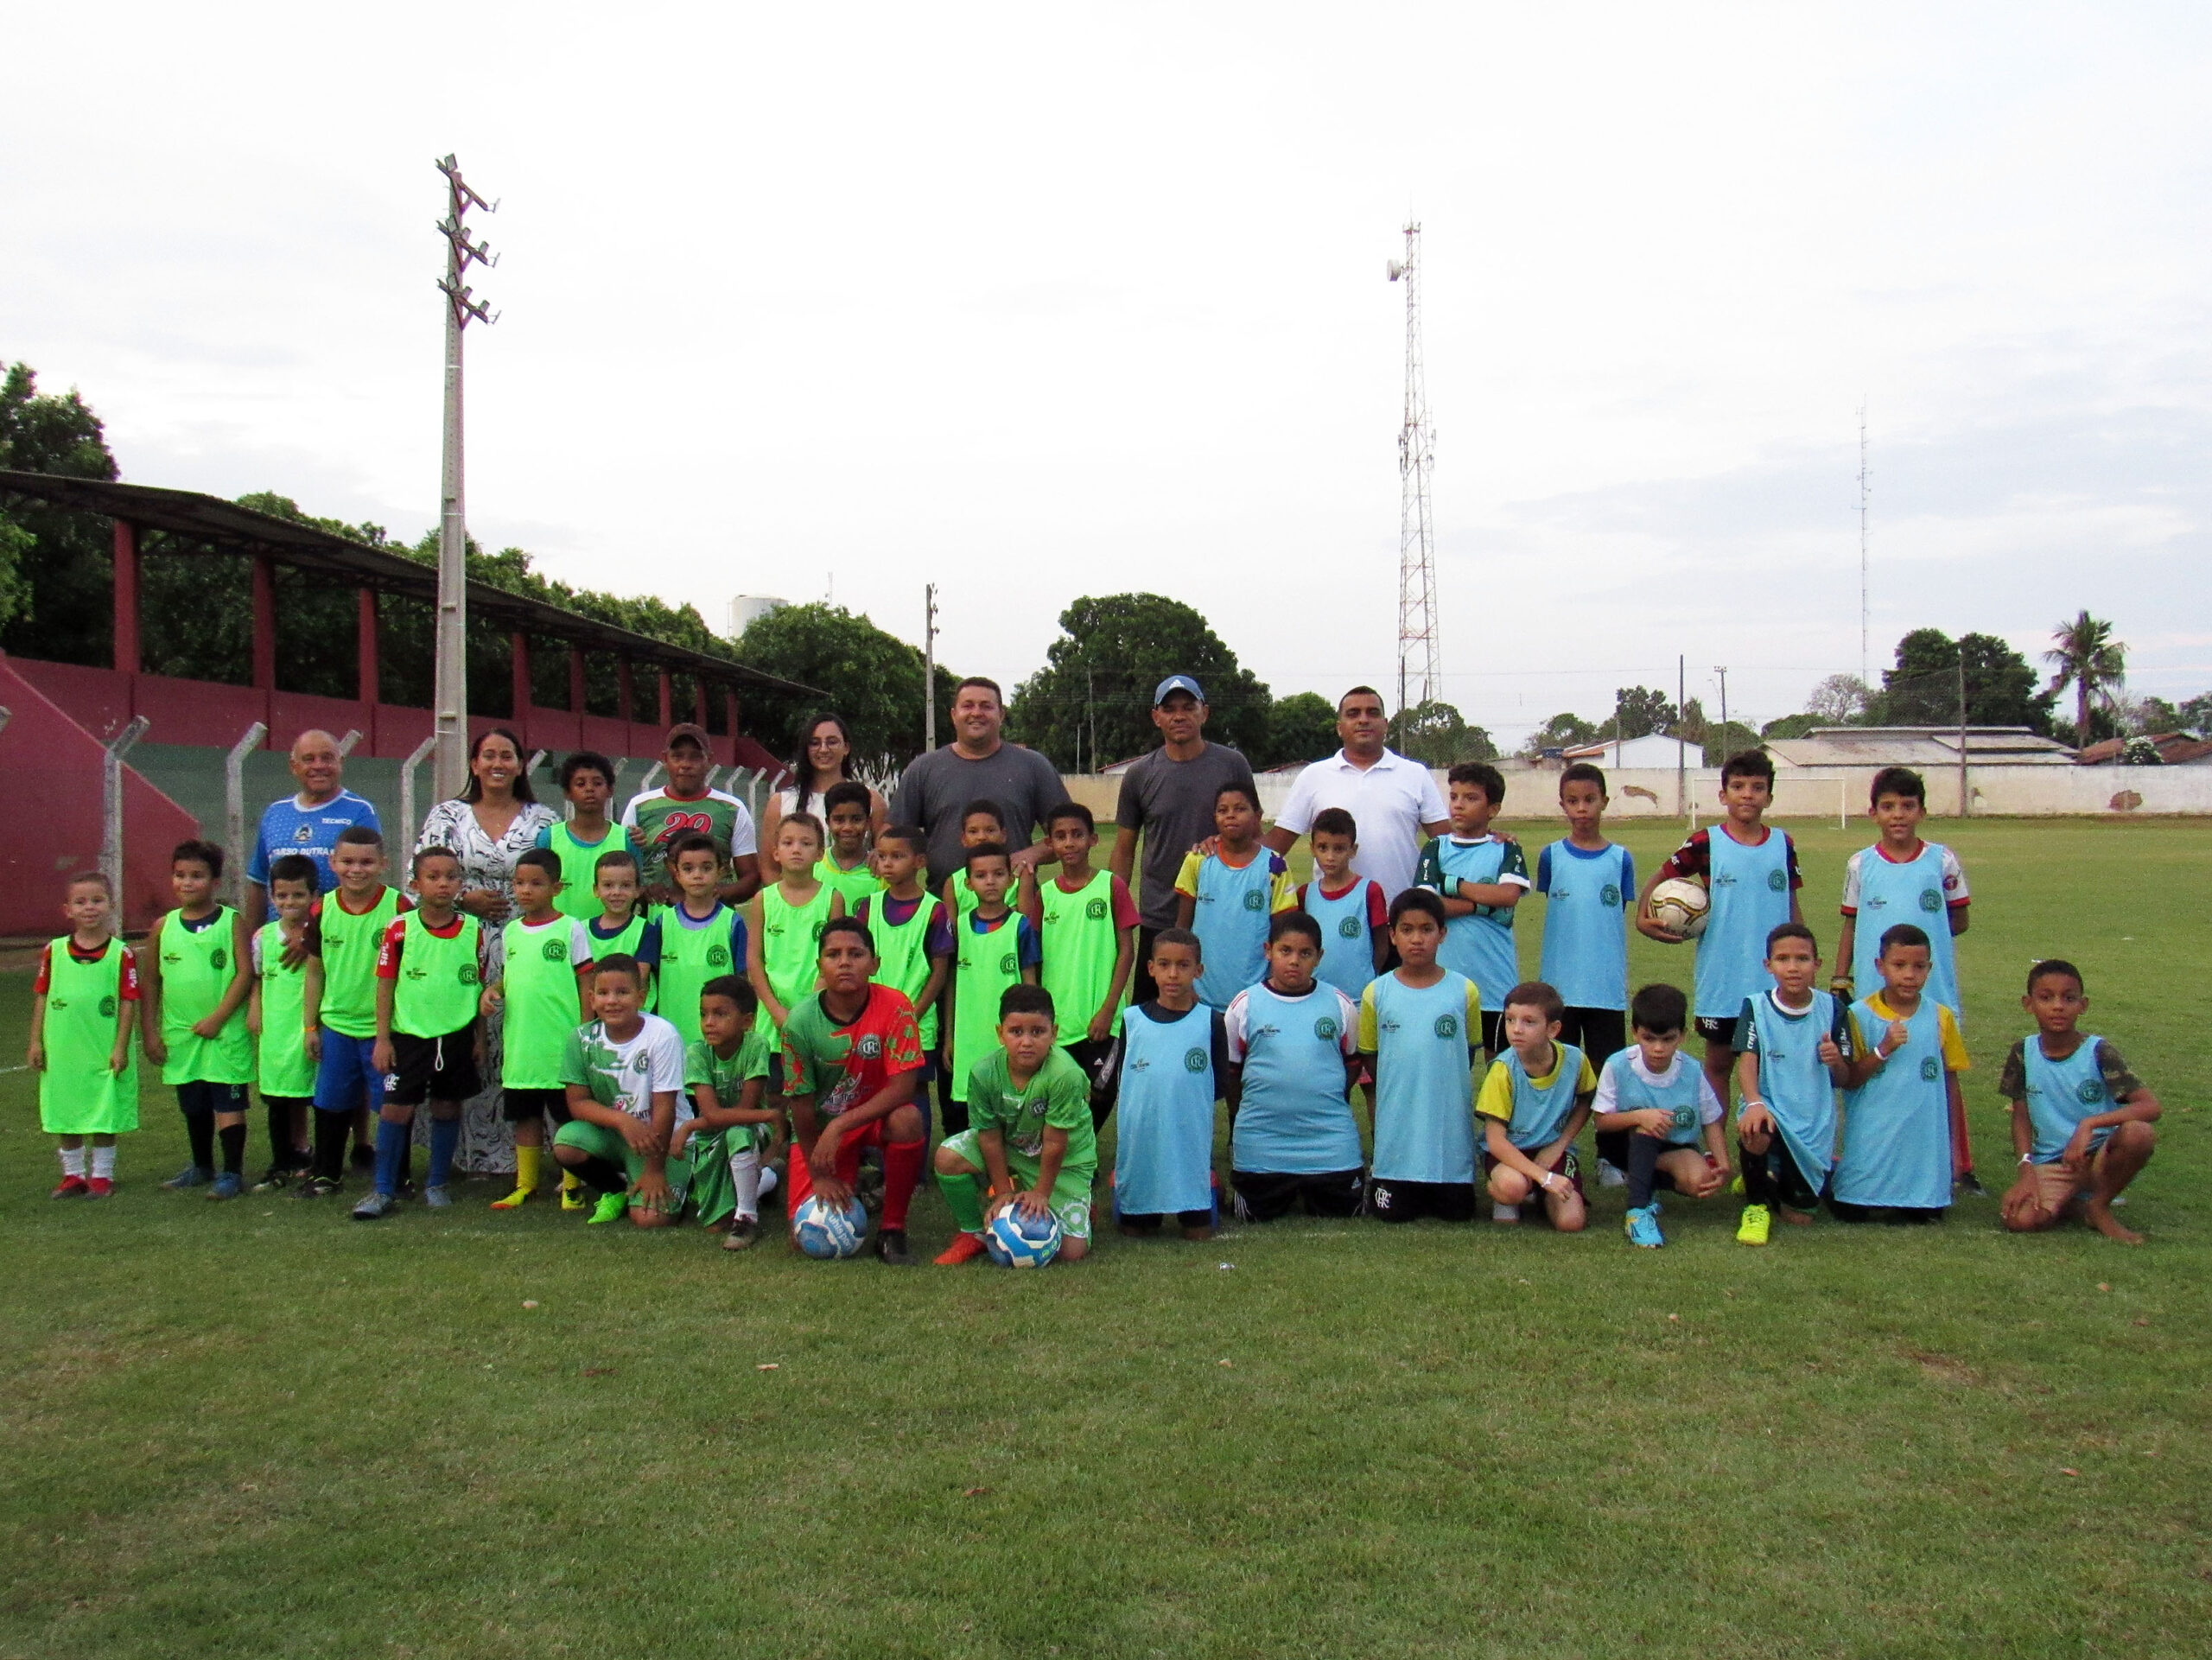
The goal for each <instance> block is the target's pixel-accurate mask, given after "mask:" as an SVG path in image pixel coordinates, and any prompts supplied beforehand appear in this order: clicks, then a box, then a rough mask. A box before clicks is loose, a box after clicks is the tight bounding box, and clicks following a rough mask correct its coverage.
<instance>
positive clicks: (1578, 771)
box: [1559, 760, 1612, 801]
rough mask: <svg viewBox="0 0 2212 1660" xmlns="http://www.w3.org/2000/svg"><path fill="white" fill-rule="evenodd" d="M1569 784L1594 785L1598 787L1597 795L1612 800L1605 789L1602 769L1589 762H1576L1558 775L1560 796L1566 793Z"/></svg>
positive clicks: (1609, 793)
mask: <svg viewBox="0 0 2212 1660" xmlns="http://www.w3.org/2000/svg"><path fill="white" fill-rule="evenodd" d="M1570 784H1594V785H1597V786H1598V793H1599V795H1601V796H1603V797H1605V799H1606V800H1608V801H1610V800H1611V799H1612V796H1611V792H1609V791H1607V789H1606V788H1605V771H1604V769H1603V768H1602V767H1599V766H1594V765H1592V763H1591V762H1589V761H1586V760H1579V761H1576V762H1575V763H1574V764H1573V766H1569V767H1568V768H1567V770H1566V771H1565V772H1564V773H1560V775H1559V791H1560V794H1561V795H1565V794H1566V793H1567V785H1570Z"/></svg>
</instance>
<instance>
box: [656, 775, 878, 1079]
mask: <svg viewBox="0 0 2212 1660" xmlns="http://www.w3.org/2000/svg"><path fill="white" fill-rule="evenodd" d="M771 850H772V852H773V854H774V855H775V860H776V871H777V875H776V881H775V882H774V884H773V885H772V886H771V887H764V888H762V889H761V890H760V894H758V895H757V896H756V897H755V898H754V899H753V906H754V907H755V910H754V914H753V932H752V937H751V940H750V944H749V945H748V947H747V954H746V958H745V972H746V977H747V979H749V980H751V981H752V982H753V995H756V996H757V997H759V998H760V1007H761V1008H764V1009H766V1010H767V1012H768V1019H769V1021H771V1023H772V1024H771V1025H770V1027H769V1029H768V1030H767V1031H766V1033H764V1034H762V1039H763V1041H765V1042H766V1044H767V1046H768V1053H770V1054H772V1055H775V1054H781V1053H783V1047H784V1042H783V1033H784V1024H785V1021H789V1020H790V1019H791V1010H792V1009H794V1008H798V1005H799V1004H801V1003H803V1002H805V1001H806V1000H807V999H808V998H809V997H811V996H812V995H814V990H815V988H816V987H817V985H819V984H820V983H821V952H822V929H823V924H825V923H827V922H828V921H829V919H831V918H832V917H841V916H842V915H844V914H845V900H844V896H843V895H842V894H840V893H838V892H837V890H836V888H834V887H830V886H829V883H827V882H825V881H821V880H820V879H819V878H817V876H816V875H815V874H814V867H815V866H816V865H817V863H819V862H821V858H822V821H821V820H820V819H818V818H817V817H815V816H814V815H813V814H812V813H809V812H795V813H790V814H787V815H785V818H784V821H783V823H781V824H779V825H777V826H776V845H775V847H774V848H773V849H771ZM667 950H668V945H667V943H666V941H663V942H662V944H661V951H662V953H663V954H664V955H665V954H666V952H667ZM686 1035H687V1036H690V1037H696V1036H697V1035H698V1034H696V1033H689V1034H686Z"/></svg>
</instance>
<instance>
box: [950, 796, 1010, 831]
mask: <svg viewBox="0 0 2212 1660" xmlns="http://www.w3.org/2000/svg"><path fill="white" fill-rule="evenodd" d="M978 813H981V814H982V816H983V817H986V818H988V819H989V820H990V821H991V823H993V824H996V825H997V826H998V827H999V829H1000V830H1001V831H1003V830H1005V829H1006V810H1005V809H1004V808H1002V807H1001V806H1000V805H999V804H998V803H997V802H995V801H994V800H992V799H991V798H990V797H988V796H987V795H979V796H977V797H976V798H975V799H974V800H973V801H971V802H969V804H968V805H966V806H964V807H963V808H962V809H961V810H960V827H961V829H963V830H965V829H967V828H968V821H969V819H971V818H973V817H976V814H978Z"/></svg>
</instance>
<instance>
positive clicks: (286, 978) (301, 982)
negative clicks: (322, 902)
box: [259, 922, 315, 1097]
mask: <svg viewBox="0 0 2212 1660" xmlns="http://www.w3.org/2000/svg"><path fill="white" fill-rule="evenodd" d="M259 938H260V940H261V1074H260V1079H259V1082H260V1084H261V1092H262V1094H264V1095H281V1096H288V1097H302V1096H311V1095H313V1094H314V1093H315V1062H313V1061H312V1060H309V1059H308V1045H307V1032H306V1029H305V1024H304V1023H305V1021H306V1018H307V1017H306V1014H305V1008H306V1004H307V990H308V965H307V964H305V963H304V962H302V964H300V965H299V967H297V968H296V969H288V968H286V967H285V966H284V925H283V923H281V922H270V923H264V924H263V925H262V929H261V933H260V936H259Z"/></svg>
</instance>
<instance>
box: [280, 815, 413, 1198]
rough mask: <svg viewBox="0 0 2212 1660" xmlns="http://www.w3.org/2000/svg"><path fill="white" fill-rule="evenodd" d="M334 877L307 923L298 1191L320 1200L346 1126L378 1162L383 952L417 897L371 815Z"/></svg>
mask: <svg viewBox="0 0 2212 1660" xmlns="http://www.w3.org/2000/svg"><path fill="white" fill-rule="evenodd" d="M330 874H331V876H332V878H333V880H334V881H335V882H336V883H337V886H336V887H334V889H332V891H331V892H329V893H327V894H324V895H323V896H322V899H321V901H320V902H319V903H318V904H317V905H316V906H315V914H314V915H313V917H312V918H311V919H309V920H308V960H307V986H306V1005H305V1007H304V1008H302V1011H301V1018H302V1021H304V1022H305V1023H306V1026H307V1034H308V1054H310V1055H312V1056H313V1057H314V1058H315V1176H314V1179H313V1180H309V1181H307V1182H304V1183H302V1185H301V1186H299V1187H298V1188H297V1189H296V1191H295V1193H294V1197H296V1198H298V1199H321V1198H324V1197H326V1196H327V1195H329V1194H332V1193H336V1192H337V1191H338V1188H339V1185H340V1181H339V1179H340V1177H341V1176H343V1175H344V1174H345V1173H346V1129H348V1127H350V1128H351V1129H352V1130H353V1162H354V1163H355V1164H356V1165H373V1164H374V1163H375V1162H376V1154H375V1151H374V1142H373V1137H374V1135H375V1131H374V1130H373V1129H372V1128H371V1126H372V1124H373V1123H375V1122H376V1116H377V1113H378V1110H379V1109H380V1108H381V1107H382V1106H383V1105H384V1076H385V1075H384V1074H383V1073H382V1072H378V1070H377V1066H376V1045H377V953H378V951H382V950H383V949H384V937H385V933H386V932H388V931H389V930H390V929H391V925H392V923H393V922H394V921H396V920H397V919H398V917H399V915H400V913H402V912H404V911H406V910H408V909H410V907H411V906H412V905H413V904H414V901H413V900H410V899H408V898H407V897H406V896H405V895H404V894H401V893H400V891H399V890H398V889H397V888H396V887H391V886H389V885H387V884H386V882H385V879H384V877H385V862H384V837H383V836H380V835H378V833H377V832H376V831H375V830H371V829H370V828H369V827H368V826H367V825H366V824H350V825H348V826H347V827H346V829H344V830H340V831H339V832H338V842H337V844H336V845H335V846H334V847H333V848H332V849H331V852H330Z"/></svg>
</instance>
